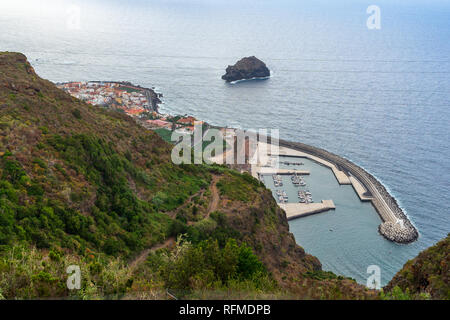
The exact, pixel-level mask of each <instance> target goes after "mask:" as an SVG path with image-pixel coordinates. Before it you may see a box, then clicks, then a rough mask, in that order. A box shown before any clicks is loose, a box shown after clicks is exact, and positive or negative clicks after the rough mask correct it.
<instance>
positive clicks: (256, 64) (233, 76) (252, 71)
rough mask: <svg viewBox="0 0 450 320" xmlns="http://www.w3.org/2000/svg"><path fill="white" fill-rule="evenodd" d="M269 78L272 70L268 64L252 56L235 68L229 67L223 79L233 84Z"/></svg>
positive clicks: (237, 64)
mask: <svg viewBox="0 0 450 320" xmlns="http://www.w3.org/2000/svg"><path fill="white" fill-rule="evenodd" d="M269 76H270V70H269V69H268V68H267V66H266V64H265V63H264V62H262V61H261V60H259V59H258V58H256V57H254V56H251V57H246V58H243V59H241V60H239V61H238V62H236V64H235V65H234V66H228V67H227V69H226V73H225V74H224V75H223V76H222V79H223V80H225V81H227V82H232V81H238V80H249V79H253V78H266V77H269Z"/></svg>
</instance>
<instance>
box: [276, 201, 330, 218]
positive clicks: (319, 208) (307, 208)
mask: <svg viewBox="0 0 450 320" xmlns="http://www.w3.org/2000/svg"><path fill="white" fill-rule="evenodd" d="M278 205H279V206H280V208H281V209H283V210H284V211H285V212H286V218H287V219H288V220H293V219H296V218H302V217H306V216H309V215H312V214H316V213H321V212H325V211H328V210H334V209H336V206H335V205H334V202H333V200H322V202H319V203H279V204H278Z"/></svg>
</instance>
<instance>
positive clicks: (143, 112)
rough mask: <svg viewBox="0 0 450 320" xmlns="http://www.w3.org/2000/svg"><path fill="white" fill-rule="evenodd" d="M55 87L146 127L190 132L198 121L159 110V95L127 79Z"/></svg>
mask: <svg viewBox="0 0 450 320" xmlns="http://www.w3.org/2000/svg"><path fill="white" fill-rule="evenodd" d="M57 87H58V88H60V89H62V90H64V91H65V92H67V93H69V94H70V95H71V96H73V97H75V98H77V99H80V100H82V101H84V102H86V103H89V104H91V105H97V106H101V107H105V108H109V109H112V110H117V111H119V112H123V113H125V114H127V115H129V116H130V117H132V118H134V119H136V120H137V121H138V122H139V123H140V124H142V125H143V126H145V127H146V128H148V129H154V130H158V129H164V130H170V131H173V130H178V131H184V132H186V133H189V134H190V133H192V132H193V131H194V123H195V124H198V123H199V122H198V121H197V119H195V118H194V117H192V116H187V115H186V116H173V115H168V114H161V113H159V111H158V104H159V103H161V100H160V99H159V98H160V97H161V96H162V95H161V94H159V93H156V92H155V91H154V90H153V89H148V88H143V87H140V86H135V85H132V84H131V83H128V82H104V81H89V82H65V83H58V84H57ZM158 131H161V130H158Z"/></svg>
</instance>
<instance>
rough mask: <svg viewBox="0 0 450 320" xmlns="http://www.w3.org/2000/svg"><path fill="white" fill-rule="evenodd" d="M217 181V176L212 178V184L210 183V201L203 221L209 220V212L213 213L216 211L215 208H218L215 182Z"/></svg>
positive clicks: (217, 192)
mask: <svg viewBox="0 0 450 320" xmlns="http://www.w3.org/2000/svg"><path fill="white" fill-rule="evenodd" d="M218 180H219V177H218V176H213V178H212V182H211V201H210V202H209V205H208V211H207V214H206V217H205V219H207V218H209V216H210V214H211V212H214V211H216V210H217V207H218V206H219V200H220V198H219V190H218V189H217V186H216V184H217V181H218Z"/></svg>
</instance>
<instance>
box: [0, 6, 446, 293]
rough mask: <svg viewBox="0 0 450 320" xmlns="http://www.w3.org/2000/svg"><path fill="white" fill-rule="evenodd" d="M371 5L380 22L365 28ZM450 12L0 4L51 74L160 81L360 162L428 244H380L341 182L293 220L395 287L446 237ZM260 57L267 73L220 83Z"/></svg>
mask: <svg viewBox="0 0 450 320" xmlns="http://www.w3.org/2000/svg"><path fill="white" fill-rule="evenodd" d="M330 2H331V1H330ZM371 4H376V5H377V6H378V7H379V8H380V13H381V14H380V27H381V28H380V29H375V30H371V29H368V28H367V25H366V21H367V19H368V18H369V16H370V14H368V13H367V12H366V9H367V7H368V6H369V5H371ZM449 17H450V3H448V2H446V1H438V0H431V1H426V0H423V1H422V0H421V1H419V0H415V1H400V0H399V1H395V3H393V2H392V1H386V0H381V1H376V3H370V2H367V1H362V0H344V1H339V3H328V2H326V1H320V0H319V1H288V0H281V1H268V0H266V1H262V0H247V1H237V0H228V1H224V0H216V1H213V0H211V1H200V0H166V1H163V0H160V1H143V0H142V1H139V0H134V1H118V0H116V1H114V0H113V1H106V0H103V1H101V0H96V1H78V0H71V1H69V0H63V1H59V0H42V1H31V0H28V1H27V0H17V1H1V3H0V30H1V32H0V51H19V52H23V53H24V54H26V55H27V57H28V58H29V61H30V62H31V64H32V65H33V66H34V67H35V70H36V71H37V73H38V74H39V75H40V76H42V77H43V78H46V79H49V80H51V81H54V82H62V81H72V80H114V81H122V80H123V81H131V82H133V83H135V84H139V85H142V86H146V87H156V88H157V90H158V91H160V92H162V93H163V95H164V104H163V105H162V106H161V111H163V112H168V113H172V114H189V115H193V116H195V117H197V118H199V119H202V120H205V121H208V122H210V123H211V124H214V125H222V126H232V127H239V128H253V129H259V128H267V129H279V131H280V137H281V138H284V139H287V140H292V141H299V142H303V143H307V144H311V145H314V146H317V147H321V148H324V149H326V150H329V151H331V152H333V153H336V154H338V155H340V156H343V157H346V158H348V159H350V160H352V161H353V162H355V163H356V164H358V165H360V166H361V167H363V168H365V169H366V170H367V171H368V172H370V173H371V174H373V175H374V176H375V177H377V178H378V179H379V180H380V181H381V182H382V183H383V184H384V185H385V186H386V187H387V188H388V190H389V191H390V192H391V194H392V195H394V196H395V197H396V199H397V201H398V202H399V203H400V204H401V206H402V208H404V210H405V212H406V213H407V214H408V216H409V217H410V219H411V220H412V222H413V223H414V225H415V226H416V227H417V228H418V230H419V232H420V237H419V240H418V241H416V242H414V243H412V244H408V245H398V244H394V243H391V242H389V241H387V240H385V239H384V238H383V237H382V236H381V235H379V234H378V232H377V227H378V224H379V223H380V218H379V217H378V215H377V214H376V212H375V211H374V210H373V208H372V207H371V206H370V204H362V203H360V202H359V201H358V200H357V197H356V194H355V193H354V192H353V194H351V192H352V190H347V189H345V188H343V189H341V190H340V191H333V192H338V193H339V194H340V195H339V197H341V198H342V199H341V200H340V202H341V206H340V208H338V209H337V210H336V212H334V213H323V214H318V215H314V216H309V217H306V218H302V219H298V220H294V221H291V222H290V227H291V231H292V232H293V234H294V235H295V238H296V240H297V242H298V243H299V244H300V245H301V246H302V247H304V248H305V250H306V251H307V252H309V253H311V254H314V255H316V256H317V257H318V258H319V259H320V260H321V262H322V264H323V268H324V269H325V270H331V271H333V272H335V273H337V274H341V275H345V276H349V277H352V278H355V279H356V280H357V281H358V282H360V283H365V281H366V278H367V276H368V274H367V272H366V271H367V267H368V266H369V265H379V266H380V268H381V281H382V284H386V283H387V282H388V281H389V280H390V279H391V278H392V276H393V275H394V274H395V272H396V271H398V270H399V269H400V268H401V267H402V265H403V264H404V263H405V262H406V261H407V260H408V259H411V258H413V257H414V256H416V255H417V254H418V253H419V252H420V251H421V250H423V249H425V248H426V247H429V246H431V245H433V244H434V243H436V242H437V241H438V240H440V239H441V238H443V237H445V236H446V235H447V233H448V232H450V209H449V207H450V206H449V204H450V201H449V194H450V161H449V159H450V125H449V123H450V41H449V39H450V19H449ZM251 55H255V56H256V57H258V58H259V59H261V60H263V61H264V62H265V63H266V64H267V66H268V67H269V68H270V69H271V71H272V77H271V78H270V79H268V80H264V81H249V82H239V83H237V84H226V83H225V82H224V81H223V80H221V79H220V77H221V75H222V74H223V73H224V71H225V68H226V67H227V65H229V64H234V63H235V62H236V61H237V60H238V59H240V58H242V57H245V56H251ZM319 171H320V170H319ZM319 171H318V172H319ZM319 173H320V172H319ZM319 173H318V174H319ZM322 174H323V176H322ZM319 176H320V177H321V178H320V179H323V181H324V187H323V188H324V190H325V189H326V188H327V187H326V186H325V182H326V181H329V180H327V179H328V178H327V177H325V173H323V172H322V173H320V174H319ZM329 183H332V182H331V180H330V181H329ZM337 188H339V187H337ZM317 190H320V188H318V189H317ZM330 192H331V191H330ZM333 194H334V193H333ZM336 197H338V195H337V194H336ZM355 197H356V198H355ZM338 202H339V201H338ZM330 229H332V230H333V231H332V232H330Z"/></svg>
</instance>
